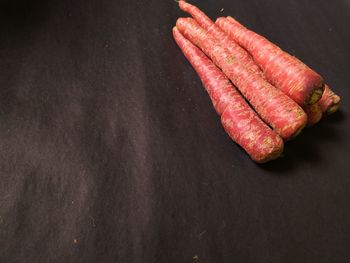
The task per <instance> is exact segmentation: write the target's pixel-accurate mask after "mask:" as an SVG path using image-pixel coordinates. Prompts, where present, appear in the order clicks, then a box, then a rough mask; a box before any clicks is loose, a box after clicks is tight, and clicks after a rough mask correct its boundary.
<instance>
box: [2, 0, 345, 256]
mask: <svg viewBox="0 0 350 263" xmlns="http://www.w3.org/2000/svg"><path fill="white" fill-rule="evenodd" d="M0 3H1V4H0V8H1V11H0V70H1V71H0V72H1V74H0V262H6V263H7V262H9V263H10V262H26V263H27V262H103V263H109V262H142V263H143V262H177V263H178V262H293V263H294V262H308V263H309V262H318V263H319V262H349V260H350V259H349V257H350V250H349V246H350V210H349V206H350V172H349V169H350V158H349V150H350V147H349V146H350V145H349V140H350V133H349V128H350V126H349V122H348V116H349V106H348V105H349V103H350V101H349V100H350V98H349V94H350V93H349V91H348V90H349V88H350V86H349V85H350V51H349V47H350V30H349V25H350V1H346V0H335V1H328V0H322V1H320V0H318V1H307V0H303V1H293V0H290V1H279V0H265V1H259V0H255V1H254V0H250V1H228V0H215V1H214V0H211V1H193V3H195V4H198V5H199V6H200V7H201V8H202V9H203V10H205V11H206V12H207V14H208V15H209V16H210V17H211V18H216V17H218V16H223V15H225V16H226V15H233V16H235V17H236V18H237V19H238V20H239V21H241V22H242V23H244V24H245V25H246V26H248V27H250V28H252V29H253V30H255V31H257V32H259V33H261V34H263V35H265V36H267V37H268V38H269V39H270V40H272V41H273V42H275V43H277V44H278V45H280V46H281V47H282V48H283V49H285V50H287V51H288V52H290V53H291V54H293V55H296V56H298V57H299V58H300V59H302V60H303V61H304V62H306V63H307V64H308V65H310V66H311V67H312V68H314V69H315V70H316V71H318V72H319V73H321V74H322V75H323V76H324V77H325V78H326V79H327V81H328V83H329V84H330V85H331V87H332V88H333V89H334V90H335V91H336V92H337V93H338V94H339V95H341V97H342V106H341V110H340V111H339V112H338V113H336V114H334V115H332V116H329V117H328V118H325V119H324V120H322V122H321V123H319V124H318V125H317V126H315V127H313V128H310V129H307V130H305V131H304V132H303V133H302V134H301V135H300V136H298V138H297V139H295V140H293V141H290V142H288V143H287V144H286V150H285V153H284V157H282V158H280V159H278V160H276V161H274V162H271V163H269V164H266V165H256V164H254V163H253V162H252V161H251V160H250V159H249V157H248V156H247V155H246V154H245V153H244V152H243V151H242V150H241V149H240V148H239V147H238V146H237V145H235V144H234V143H233V142H232V141H231V140H230V139H229V138H228V136H227V135H226V134H225V132H224V130H223V128H222V127H221V125H220V121H219V118H218V116H217V115H216V113H215V111H214V109H213V107H212V106H211V103H210V100H209V97H208V95H207V94H206V93H205V91H204V89H203V88H202V86H201V83H200V80H199V79H198V77H197V76H196V74H195V72H194V71H193V69H192V68H191V67H190V65H189V63H188V62H187V61H186V59H185V58H184V56H183V55H182V54H181V52H180V50H179V49H178V47H177V46H176V44H175V43H174V41H173V39H172V36H171V28H172V26H173V25H174V24H175V21H176V18H177V17H179V16H183V15H185V14H183V13H181V12H180V11H179V9H178V7H177V5H176V3H175V2H174V1H172V0H166V1H165V0H158V1H156V0H148V1H126V0H121V1H112V0H60V1H58V0H57V1H44V0H42V1H39V0H27V1H24V0H16V1H3V0H2V1H1V2H0ZM222 8H223V9H224V10H222Z"/></svg>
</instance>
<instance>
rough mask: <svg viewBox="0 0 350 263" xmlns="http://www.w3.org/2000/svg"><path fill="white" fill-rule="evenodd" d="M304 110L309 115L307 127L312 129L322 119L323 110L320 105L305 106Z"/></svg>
mask: <svg viewBox="0 0 350 263" xmlns="http://www.w3.org/2000/svg"><path fill="white" fill-rule="evenodd" d="M303 109H304V111H305V113H306V115H307V124H306V126H308V127H310V126H312V125H315V124H316V123H318V122H319V121H320V120H321V119H322V108H321V106H320V104H319V103H315V104H312V105H310V106H305V107H304V108H303Z"/></svg>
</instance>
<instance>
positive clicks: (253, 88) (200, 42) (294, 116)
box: [176, 18, 307, 139]
mask: <svg viewBox="0 0 350 263" xmlns="http://www.w3.org/2000/svg"><path fill="white" fill-rule="evenodd" d="M176 27H177V28H178V29H179V30H180V32H181V33H182V34H183V35H184V36H185V37H186V38H187V39H189V40H190V41H191V42H192V43H193V44H195V45H197V46H198V47H199V48H200V49H201V50H202V51H203V52H204V53H205V54H206V55H207V56H209V57H210V58H211V59H212V61H213V62H214V63H215V64H216V65H217V66H218V67H219V68H221V70H222V71H223V72H224V73H225V75H226V76H227V77H228V78H229V79H230V80H231V81H232V82H233V84H234V85H235V86H236V87H237V88H238V89H239V91H240V92H241V93H242V94H243V96H244V97H245V98H246V99H247V100H248V101H249V102H250V104H251V105H252V106H253V107H254V109H255V110H256V112H257V113H258V114H259V115H260V117H261V118H262V119H263V120H264V121H265V122H266V123H268V124H269V125H270V126H271V127H272V128H273V129H274V130H275V131H276V132H277V133H278V134H279V135H280V136H281V137H282V138H283V139H290V138H292V137H294V136H296V135H297V134H298V133H299V132H300V131H301V130H302V129H303V127H304V126H305V124H306V120H307V117H306V114H305V112H304V111H303V110H302V108H301V107H299V106H298V105H297V104H296V103H295V102H294V101H293V100H291V99H290V98H289V97H288V96H287V95H285V94H284V93H283V92H282V91H280V90H278V89H276V88H275V87H273V86H272V85H271V84H270V83H268V82H267V81H266V80H264V79H263V78H261V77H260V76H258V75H257V74H254V73H252V72H251V71H249V70H247V69H246V68H245V66H244V65H243V64H242V63H241V62H240V60H239V59H237V58H236V57H235V56H233V55H231V54H229V52H228V51H227V49H225V48H223V47H222V46H221V45H220V44H219V42H218V41H216V40H215V39H214V38H213V37H211V36H210V35H209V34H208V32H207V31H205V30H204V29H203V28H201V27H200V26H199V25H198V23H197V22H196V21H195V20H193V19H192V18H179V19H178V20H177V22H176Z"/></svg>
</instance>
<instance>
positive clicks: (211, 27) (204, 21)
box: [179, 1, 265, 78]
mask: <svg viewBox="0 0 350 263" xmlns="http://www.w3.org/2000/svg"><path fill="white" fill-rule="evenodd" d="M179 7H180V9H181V10H182V11H184V12H186V13H188V14H190V15H191V16H192V17H193V18H194V19H195V20H196V21H197V23H198V24H199V25H200V26H201V27H202V28H204V29H205V30H206V31H208V33H209V34H210V35H211V36H213V37H214V38H215V39H216V40H217V41H219V42H220V44H221V45H222V46H223V47H225V48H226V49H227V50H228V51H229V52H230V53H231V54H232V55H235V56H236V57H237V58H238V59H240V60H241V61H242V63H243V64H244V65H245V66H246V67H247V69H249V70H251V71H253V72H254V73H257V74H259V75H260V76H261V77H262V78H265V76H264V74H263V72H262V71H261V69H260V68H259V66H258V65H257V64H256V63H255V62H254V60H253V58H252V57H251V55H250V54H249V53H248V52H247V51H246V50H245V49H244V48H242V47H241V46H240V45H238V44H237V43H236V42H235V41H233V40H232V39H231V37H230V36H229V35H228V34H226V33H225V32H224V31H223V30H222V29H221V28H220V27H219V26H218V25H216V24H215V23H214V22H213V21H212V20H211V19H210V18H209V17H208V16H207V15H206V14H205V13H204V12H202V11H201V10H200V9H199V8H198V7H196V6H194V5H191V4H189V3H187V2H186V1H179Z"/></svg>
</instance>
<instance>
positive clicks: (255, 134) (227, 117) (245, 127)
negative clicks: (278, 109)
mask: <svg viewBox="0 0 350 263" xmlns="http://www.w3.org/2000/svg"><path fill="white" fill-rule="evenodd" d="M173 36H174V39H175V41H176V43H177V44H178V46H179V47H180V49H181V50H182V52H183V53H184V55H185V56H186V58H187V59H188V61H189V62H190V63H191V64H192V66H193V68H194V69H195V70H196V72H197V74H198V76H199V77H200V79H201V80H202V83H203V86H204V88H205V89H206V91H207V92H208V93H209V95H210V97H211V100H212V102H213V105H214V107H215V109H216V111H217V113H218V114H219V115H221V122H222V124H223V126H224V128H225V130H226V132H227V133H228V134H229V136H230V137H231V138H232V139H233V140H234V141H235V142H236V143H237V144H239V145H240V146H241V147H242V148H243V149H244V150H245V151H246V152H247V153H248V154H249V155H250V157H251V158H252V159H253V160H254V161H256V162H258V163H263V162H267V161H269V160H272V159H275V158H277V157H278V156H279V155H280V154H281V153H282V151H283V140H282V139H281V137H279V136H278V135H277V133H276V132H274V131H273V130H271V129H270V128H269V127H268V126H267V125H266V124H265V123H264V122H263V121H262V120H261V119H260V118H259V117H258V115H257V114H256V113H255V112H254V111H253V109H252V108H250V106H249V105H248V104H247V103H246V101H245V100H244V98H243V97H242V96H241V95H240V93H239V92H238V91H237V89H236V88H235V87H234V86H233V85H232V84H231V82H230V81H229V80H228V79H227V77H226V76H225V74H224V73H222V71H221V70H220V69H218V68H217V67H216V66H215V65H214V64H213V62H212V61H211V60H210V59H209V58H208V57H207V56H206V55H205V54H204V53H203V52H202V51H201V50H199V49H198V48H197V47H196V46H194V45H193V44H192V43H191V42H190V41H188V40H187V39H186V38H185V37H184V36H183V35H182V34H181V33H180V32H179V30H178V29H177V28H176V27H174V28H173Z"/></svg>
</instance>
